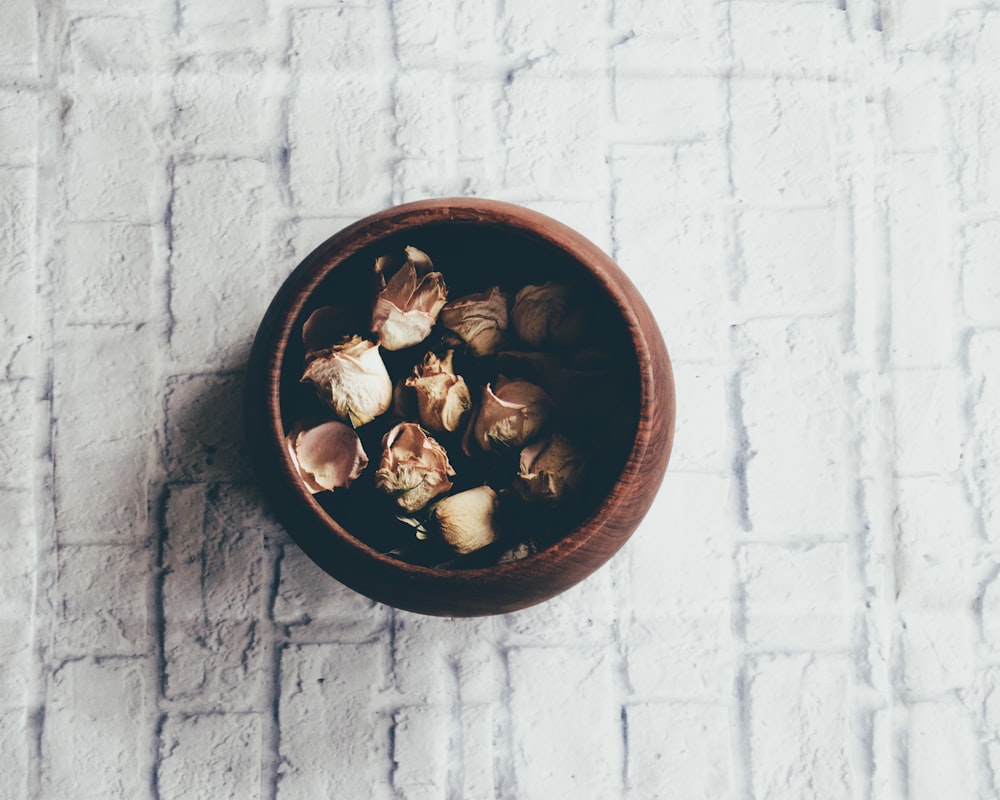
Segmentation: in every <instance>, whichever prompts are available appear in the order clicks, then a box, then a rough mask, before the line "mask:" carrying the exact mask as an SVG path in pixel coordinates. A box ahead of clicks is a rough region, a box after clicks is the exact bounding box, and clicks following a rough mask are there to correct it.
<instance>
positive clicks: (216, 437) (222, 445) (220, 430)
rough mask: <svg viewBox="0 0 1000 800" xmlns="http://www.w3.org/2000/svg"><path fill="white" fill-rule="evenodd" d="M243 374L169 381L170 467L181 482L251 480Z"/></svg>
mask: <svg viewBox="0 0 1000 800" xmlns="http://www.w3.org/2000/svg"><path fill="white" fill-rule="evenodd" d="M242 398H243V376H242V375H239V374H231V373H222V374H207V375H175V376H172V377H170V378H168V379H167V385H166V389H165V400H164V402H165V405H166V417H167V446H166V454H165V455H166V468H167V474H168V475H169V476H170V477H171V478H175V479H179V480H249V479H250V478H251V476H252V469H251V467H250V463H249V461H248V458H247V451H246V444H245V438H244V433H243V400H242Z"/></svg>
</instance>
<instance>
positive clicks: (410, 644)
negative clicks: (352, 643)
mask: <svg viewBox="0 0 1000 800" xmlns="http://www.w3.org/2000/svg"><path fill="white" fill-rule="evenodd" d="M498 627H499V623H498V621H497V620H495V619H493V618H489V617H487V618H484V619H441V618H437V617H425V616H422V615H420V614H412V613H409V612H398V613H397V614H396V620H395V628H394V635H393V637H392V657H393V664H394V666H395V678H396V688H397V689H398V690H399V691H400V692H401V693H402V694H403V696H404V697H406V698H407V700H409V701H411V702H420V703H423V704H426V705H444V704H447V703H449V702H451V698H452V697H453V696H454V695H455V693H456V691H457V689H458V685H459V683H458V681H459V675H458V669H459V668H458V663H459V660H460V658H461V655H460V654H461V652H462V649H463V644H464V643H467V642H470V641H476V640H478V639H480V638H486V637H489V636H490V634H491V632H492V631H494V630H496V629H497V628H498Z"/></svg>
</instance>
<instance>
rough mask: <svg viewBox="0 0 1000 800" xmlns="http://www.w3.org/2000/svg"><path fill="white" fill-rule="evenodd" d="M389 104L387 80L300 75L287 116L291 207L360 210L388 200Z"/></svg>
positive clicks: (391, 148)
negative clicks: (292, 203)
mask: <svg viewBox="0 0 1000 800" xmlns="http://www.w3.org/2000/svg"><path fill="white" fill-rule="evenodd" d="M372 69H374V66H373V67H372ZM390 105H391V97H390V91H389V86H388V85H387V84H386V83H383V82H379V81H369V80H366V79H365V77H364V76H363V75H354V74H351V73H348V74H345V75H339V76H336V78H334V79H331V78H330V77H329V76H327V75H320V74H313V73H306V74H304V75H302V76H301V78H300V80H299V84H298V90H297V91H296V92H295V94H294V96H293V97H292V99H291V101H290V108H289V117H288V139H289V164H288V170H289V176H290V185H291V193H292V198H293V200H294V204H295V206H296V208H298V209H300V210H301V211H302V212H304V213H308V214H312V215H317V216H326V215H334V214H339V213H344V212H352V211H358V212H359V215H361V214H365V213H370V212H371V211H373V210H375V209H378V208H382V207H384V206H387V205H389V204H390V194H391V191H392V183H391V178H390V175H389V172H388V167H389V164H390V162H392V161H393V160H394V159H395V158H396V156H397V153H396V149H395V147H394V145H393V141H392V131H393V129H394V127H395V126H394V124H393V120H392V117H391V115H390V113H389V108H390Z"/></svg>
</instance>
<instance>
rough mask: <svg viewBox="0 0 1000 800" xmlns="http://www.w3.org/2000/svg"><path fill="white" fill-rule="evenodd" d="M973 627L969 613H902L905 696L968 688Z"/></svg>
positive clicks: (970, 676)
mask: <svg viewBox="0 0 1000 800" xmlns="http://www.w3.org/2000/svg"><path fill="white" fill-rule="evenodd" d="M974 624H975V622H974V620H973V617H972V614H971V613H970V612H968V611H965V610H945V611H927V610H924V609H917V610H915V611H906V612H905V613H904V614H903V625H904V627H903V632H902V636H901V647H902V657H903V664H904V669H903V692H904V694H905V695H906V696H907V697H912V698H921V697H927V696H928V695H933V694H939V693H943V692H948V691H955V690H958V689H959V688H961V687H963V686H966V685H968V683H969V681H970V680H971V678H972V675H973V663H974V662H973V657H974V653H975V650H974V642H975V640H976V631H975V627H974Z"/></svg>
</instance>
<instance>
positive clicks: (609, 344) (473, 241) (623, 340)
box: [279, 219, 640, 579]
mask: <svg viewBox="0 0 1000 800" xmlns="http://www.w3.org/2000/svg"><path fill="white" fill-rule="evenodd" d="M335 240H336V237H335V238H334V240H331V241H332V242H335ZM327 244H328V245H329V244H330V243H329V242H328V243H327ZM407 245H412V246H414V247H417V248H419V249H420V250H423V251H424V252H425V253H427V254H428V255H429V256H430V258H431V259H432V260H433V262H434V267H435V269H437V270H439V271H440V272H442V273H443V274H444V277H445V281H446V283H447V285H448V289H449V299H456V298H459V297H461V296H463V295H466V294H470V293H473V292H480V291H484V290H486V289H488V288H489V287H490V286H493V285H499V286H500V287H501V289H504V290H506V291H507V292H509V293H510V296H511V297H513V296H514V295H515V294H516V292H517V290H518V289H520V288H521V287H523V286H525V285H527V284H541V283H544V282H545V281H549V280H566V281H569V282H571V283H572V284H573V285H574V286H576V287H578V288H579V289H580V291H581V298H582V300H583V302H585V303H586V304H587V305H588V307H589V308H591V309H592V310H591V312H590V314H589V315H588V325H587V334H586V338H585V341H584V342H582V343H581V344H580V346H579V348H574V351H573V352H569V351H566V352H562V353H559V354H558V355H559V357H560V358H561V360H562V361H563V362H565V363H571V362H572V364H573V368H572V369H571V370H570V371H569V374H570V376H571V379H572V380H571V383H570V385H571V387H572V389H571V391H572V392H574V393H575V394H576V395H578V396H579V398H580V400H581V401H582V402H583V405H584V406H587V413H586V414H584V415H559V414H557V415H556V419H555V422H554V425H555V427H556V429H557V430H562V431H563V432H565V433H567V434H569V435H570V436H572V437H573V438H574V439H576V440H578V441H580V442H581V443H583V444H584V445H585V446H586V444H587V443H588V442H589V443H592V444H593V448H594V449H593V455H592V458H591V460H590V468H589V469H588V472H587V475H588V482H587V485H586V491H584V492H583V493H581V499H580V500H579V502H576V503H574V504H572V505H571V506H569V507H566V508H562V509H557V510H551V509H547V508H544V507H543V508H539V507H535V506H531V507H524V506H523V505H517V504H514V505H513V506H512V507H513V509H514V510H513V511H510V512H509V514H508V518H507V519H505V520H503V522H504V528H505V529H506V530H508V531H515V532H516V533H515V534H513V535H512V537H508V538H506V539H505V540H504V541H502V542H498V543H497V544H496V545H494V546H491V547H489V548H486V549H484V550H483V551H477V552H475V553H472V554H470V555H468V556H464V557H462V558H458V559H456V558H455V557H454V556H453V555H449V554H447V553H445V552H444V551H442V550H440V549H436V548H435V547H433V546H428V545H427V544H425V543H424V542H420V541H418V540H417V539H416V537H415V531H414V529H413V527H412V526H411V525H408V524H406V523H405V522H402V521H400V519H399V518H398V516H397V514H398V512H397V511H396V510H394V507H393V505H392V504H391V503H390V502H388V500H387V498H386V497H385V495H383V494H382V493H380V492H379V491H378V490H377V489H375V486H374V480H373V476H374V472H375V469H376V468H377V466H378V461H379V458H380V456H381V451H382V448H381V440H382V437H383V436H384V434H385V433H386V431H387V430H389V429H390V428H391V427H392V426H393V425H394V424H395V423H396V422H398V421H399V419H400V418H399V417H395V416H394V415H393V414H392V412H391V411H390V412H389V413H387V414H385V415H383V416H382V417H379V418H377V419H376V420H374V421H373V422H371V423H369V424H367V425H364V426H362V427H361V428H359V429H358V430H357V433H358V434H359V436H360V437H361V440H362V443H363V445H364V448H365V451H366V453H367V454H368V457H369V459H370V461H371V463H370V464H369V467H368V468H367V469H366V470H365V472H364V473H363V474H362V476H361V477H360V478H359V479H357V480H356V481H355V482H354V483H353V484H352V486H351V487H350V488H349V489H348V490H337V491H336V492H332V493H330V492H324V493H321V494H319V495H316V496H315V497H314V499H315V501H316V502H317V503H318V504H319V506H320V507H321V508H322V509H323V511H324V512H325V514H327V515H328V516H329V517H330V519H331V520H333V521H335V523H336V524H335V525H334V526H332V533H333V535H337V536H342V537H343V538H346V539H347V540H349V541H350V542H351V543H352V544H353V545H354V546H356V547H357V548H359V549H361V550H370V551H371V552H372V553H378V554H389V555H390V556H392V557H401V558H403V559H404V561H400V565H401V566H404V564H405V565H409V564H416V565H418V566H421V567H424V568H428V569H432V570H435V571H438V572H440V573H441V577H442V578H444V579H447V577H448V576H449V575H453V574H455V571H456V570H461V571H467V570H482V569H489V568H490V567H491V566H492V565H493V564H495V563H496V559H497V558H498V557H499V556H500V555H501V554H502V553H503V552H504V551H505V549H509V548H510V546H512V545H513V544H516V543H517V542H516V541H515V538H516V539H518V540H524V541H527V540H530V541H532V542H533V543H534V544H535V545H536V546H537V549H538V550H539V551H544V550H545V549H546V548H547V547H550V546H551V545H553V544H555V543H556V542H559V541H562V540H564V539H565V538H566V537H567V535H569V534H570V533H571V532H572V531H574V529H576V528H578V527H579V526H580V525H581V524H582V523H584V522H585V520H586V519H587V518H588V517H590V516H591V515H592V514H593V513H594V511H595V509H597V507H598V506H599V505H600V502H601V501H602V499H603V498H604V497H605V496H606V495H607V493H608V491H609V490H610V489H611V487H612V486H613V485H614V483H615V480H616V479H617V478H618V476H619V475H620V473H621V471H622V468H623V466H624V465H625V462H626V459H627V457H628V454H629V452H630V450H631V447H632V444H633V442H634V439H635V435H636V428H637V421H638V410H639V409H638V406H639V396H640V386H639V375H640V370H639V365H638V362H637V358H636V353H635V348H634V347H633V344H632V339H631V336H630V332H629V327H628V325H627V323H626V319H625V316H624V314H623V311H622V309H621V308H620V307H619V306H618V305H617V301H616V300H615V298H614V297H613V296H612V293H610V292H609V291H608V289H607V287H606V286H605V285H603V284H602V280H604V279H605V278H603V277H600V278H599V277H598V276H597V275H596V274H595V272H594V271H592V270H591V269H589V268H588V267H587V266H586V265H585V264H583V263H581V262H580V261H579V260H578V259H577V258H576V257H574V256H573V255H572V254H570V253H568V252H566V251H564V250H563V249H561V248H560V247H557V246H556V245H555V244H553V243H552V242H551V241H549V240H548V239H547V238H546V237H544V236H541V235H539V234H537V233H535V232H534V231H532V230H529V229H524V228H519V227H516V226H513V227H512V226H511V225H509V224H501V223H492V222H489V221H483V220H481V219H480V220H478V221H474V222H473V221H457V220H448V221H439V222H429V223H423V224H418V225H414V226H412V227H405V228H404V229H402V230H395V231H393V232H390V233H388V234H387V235H386V236H384V237H382V238H377V239H375V240H374V241H372V242H371V243H370V244H368V245H367V246H365V247H362V248H361V249H359V250H358V251H356V252H354V253H352V254H351V255H349V256H348V257H347V258H343V257H342V255H341V254H340V253H338V252H337V251H336V250H335V249H334V250H331V251H329V252H323V250H324V247H325V245H324V246H321V248H319V249H318V250H317V253H320V254H321V259H320V261H319V263H318V264H317V265H316V270H317V274H318V275H322V279H321V280H320V281H319V283H318V284H317V285H316V287H315V289H314V290H313V291H311V292H310V293H309V295H308V296H307V297H306V298H305V300H304V302H303V303H302V305H301V308H300V310H299V311H298V313H297V315H296V318H295V320H294V323H293V324H292V326H291V329H290V335H289V338H288V341H287V342H286V344H285V350H284V353H283V356H282V358H281V361H280V364H281V367H280V370H281V371H280V390H279V394H280V414H281V424H282V426H283V429H284V430H285V431H288V430H290V429H291V428H292V426H293V425H295V423H296V422H299V421H308V420H320V419H325V418H329V417H330V411H329V409H328V408H327V407H326V406H325V404H324V403H322V402H321V401H320V400H319V399H318V398H317V396H316V394H315V392H314V390H313V388H312V387H311V386H310V385H308V384H303V383H302V382H301V377H302V372H303V368H304V363H305V361H304V359H305V352H304V346H303V344H302V339H301V331H302V325H303V323H304V322H305V320H306V319H307V318H308V317H309V315H310V314H311V313H312V312H313V311H314V310H315V309H317V308H319V307H321V306H325V305H347V306H350V307H352V308H356V309H357V310H358V313H359V325H364V324H367V321H368V315H369V314H370V309H371V306H372V303H373V301H374V296H375V291H376V287H375V281H374V276H373V265H374V262H375V259H376V258H377V257H378V256H380V255H384V254H387V253H390V252H393V251H397V250H401V249H402V248H403V247H405V246H407ZM324 273H325V274H324ZM439 328H440V326H436V327H435V332H434V333H432V335H431V338H429V339H428V340H427V341H426V342H423V343H421V344H419V345H417V346H415V347H413V348H408V349H406V350H401V351H398V352H387V351H384V350H383V351H382V355H383V359H384V361H385V363H386V366H387V368H388V370H389V373H390V376H391V377H392V379H393V382H394V383H395V382H396V381H397V380H399V379H401V378H404V377H406V376H407V375H408V374H410V373H411V371H412V368H413V365H414V364H416V363H419V361H420V359H421V358H422V356H423V354H424V353H425V352H427V350H428V349H430V347H431V346H433V344H434V342H435V337H436V336H438V335H439V334H438V330H439ZM366 330H367V328H363V329H361V330H359V331H358V333H360V334H362V335H364V334H365V333H366ZM511 348H512V349H513V350H523V349H525V348H524V347H523V346H521V345H518V344H517V343H516V342H512V343H511ZM588 359H590V360H591V361H593V360H595V359H596V360H597V361H598V362H599V363H600V368H599V369H593V368H591V366H590V363H589V362H588ZM455 363H456V372H458V373H459V374H462V375H463V377H465V379H466V382H467V383H468V384H469V387H470V390H471V391H472V394H473V400H474V402H475V401H476V396H477V394H478V393H479V391H480V389H481V387H482V386H483V385H485V384H486V383H487V382H489V381H493V380H495V378H496V376H497V375H500V374H503V375H506V376H507V377H510V378H516V377H523V378H526V379H528V380H532V379H533V377H534V376H533V375H532V370H533V369H537V365H532V364H531V363H530V360H529V361H525V360H523V359H521V358H519V357H516V356H510V355H505V354H501V355H498V356H491V357H485V358H473V357H471V356H469V355H467V354H464V353H462V352H456V356H455ZM461 435H462V431H461V430H460V431H458V432H457V433H455V434H440V435H439V434H435V438H437V439H438V440H439V441H440V442H441V444H442V445H443V446H444V447H445V449H446V450H447V451H448V454H449V458H450V460H451V462H452V465H453V466H454V468H455V471H456V476H455V477H454V479H453V482H454V484H455V487H454V489H453V492H458V491H462V490H463V489H467V488H472V487H473V486H477V485H481V484H483V483H490V485H493V486H494V488H496V489H498V490H499V489H501V488H503V487H504V486H507V485H509V483H510V480H509V479H510V478H512V477H513V474H514V473H516V471H517V453H510V454H506V455H500V456H495V457H493V456H491V457H489V458H482V457H479V458H468V457H466V456H465V455H464V454H463V452H462V448H461ZM508 508H510V506H508ZM293 535H294V534H293ZM533 557H534V556H532V557H529V558H528V559H525V560H526V561H530V560H531V558H533ZM506 566H507V567H509V568H514V569H516V568H517V567H516V564H514V565H506Z"/></svg>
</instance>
